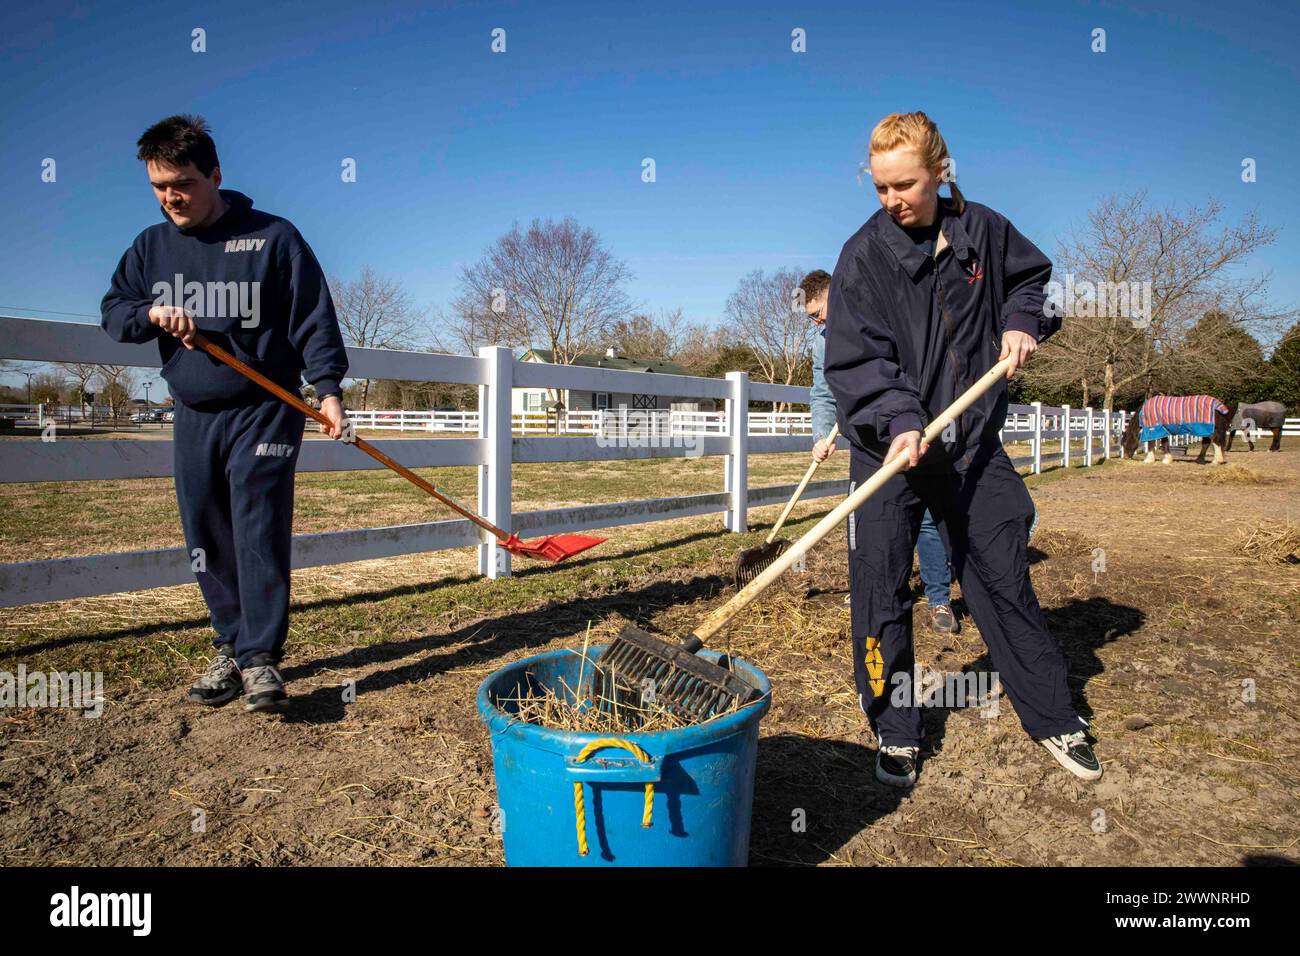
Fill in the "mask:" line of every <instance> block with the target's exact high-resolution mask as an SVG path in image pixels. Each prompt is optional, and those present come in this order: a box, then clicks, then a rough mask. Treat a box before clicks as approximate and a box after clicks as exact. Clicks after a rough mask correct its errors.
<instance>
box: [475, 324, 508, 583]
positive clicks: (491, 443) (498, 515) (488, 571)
mask: <svg viewBox="0 0 1300 956" xmlns="http://www.w3.org/2000/svg"><path fill="white" fill-rule="evenodd" d="M478 354H479V357H480V358H482V359H486V360H487V365H488V383H487V384H486V385H480V386H479V387H478V410H479V418H478V422H479V428H478V434H479V437H480V438H482V439H484V447H485V451H486V455H485V460H484V462H483V464H481V465H479V466H478V513H479V514H480V515H482V516H483V517H484V518H487V520H488V521H491V522H492V523H493V524H494V525H496V526H497V527H498V528H501V529H502V530H503V531H505V532H506V533H507V534H508V533H509V532H510V523H511V522H510V517H511V516H510V467H511V464H512V459H513V457H514V436H513V435H512V434H511V425H512V424H513V416H512V415H511V412H510V389H511V379H512V377H513V373H514V356H513V355H512V354H511V350H510V349H508V348H503V347H501V346H497V345H485V346H483V347H482V348H480V349H479V350H478ZM484 534H485V537H486V538H487V541H485V542H484V543H483V544H480V545H479V546H478V573H479V574H482V575H484V576H486V577H489V578H501V577H509V576H510V552H509V551H507V550H505V549H504V548H502V547H499V546H498V545H497V542H496V539H495V538H493V537H492V536H491V535H487V534H486V532H485V533H484Z"/></svg>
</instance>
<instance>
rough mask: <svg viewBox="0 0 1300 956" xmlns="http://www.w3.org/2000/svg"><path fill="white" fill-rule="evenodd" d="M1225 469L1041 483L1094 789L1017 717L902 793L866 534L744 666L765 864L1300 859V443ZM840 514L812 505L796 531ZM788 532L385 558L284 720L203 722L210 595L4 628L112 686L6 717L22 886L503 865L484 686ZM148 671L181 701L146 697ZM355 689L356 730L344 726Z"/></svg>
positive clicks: (937, 723) (1187, 465) (968, 639)
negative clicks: (544, 561) (45, 877)
mask: <svg viewBox="0 0 1300 956" xmlns="http://www.w3.org/2000/svg"><path fill="white" fill-rule="evenodd" d="M1229 462H1230V464H1229V465H1228V466H1226V467H1221V468H1215V467H1213V466H1210V465H1204V466H1198V465H1196V464H1194V463H1193V462H1191V461H1188V460H1181V459H1180V460H1177V461H1175V463H1174V464H1172V465H1170V466H1160V465H1150V466H1146V465H1141V464H1138V463H1133V462H1110V463H1107V464H1106V465H1104V466H1102V467H1096V468H1092V469H1086V470H1085V469H1073V470H1071V471H1070V472H1069V473H1065V472H1063V471H1059V470H1058V471H1056V472H1049V473H1047V474H1045V475H1043V476H1038V477H1036V478H1034V479H1031V480H1030V482H1029V484H1030V487H1031V490H1032V492H1033V494H1034V497H1035V500H1036V501H1037V503H1038V507H1039V509H1040V513H1041V516H1042V518H1041V525H1040V528H1039V531H1038V534H1037V535H1036V537H1035V540H1034V542H1033V551H1032V552H1031V557H1032V558H1033V559H1034V564H1033V572H1032V573H1033V580H1034V586H1035V588H1036V589H1037V592H1038V595H1039V598H1040V601H1041V603H1042V605H1043V607H1044V609H1045V610H1046V613H1047V616H1048V618H1049V621H1050V624H1051V626H1052V629H1053V632H1054V633H1055V634H1056V636H1057V638H1058V639H1059V641H1060V642H1061V644H1062V647H1063V648H1064V650H1065V653H1066V655H1067V657H1068V659H1069V662H1070V670H1071V680H1072V689H1073V691H1074V693H1075V694H1076V700H1077V704H1078V706H1079V708H1080V712H1081V713H1082V714H1083V715H1084V716H1085V717H1087V718H1088V719H1089V720H1090V722H1091V724H1092V728H1093V731H1094V733H1095V735H1096V736H1097V738H1098V739H1099V743H1098V753H1099V755H1100V757H1101V758H1102V761H1103V764H1104V766H1105V777H1104V778H1103V780H1102V781H1100V782H1099V783H1097V784H1087V783H1084V782H1082V781H1078V780H1076V779H1074V778H1073V777H1071V776H1069V775H1067V774H1066V773H1065V772H1064V771H1063V770H1061V769H1059V768H1058V767H1057V766H1056V764H1055V763H1054V762H1053V761H1052V760H1051V758H1050V757H1049V756H1048V755H1047V753H1046V752H1045V751H1044V750H1042V749H1041V748H1040V747H1038V746H1037V745H1036V744H1034V743H1033V742H1032V741H1031V740H1029V739H1028V738H1027V737H1026V736H1025V734H1024V733H1023V731H1022V730H1021V729H1020V726H1019V722H1018V721H1017V719H1016V717H1015V714H1014V711H1013V710H1012V708H1011V707H1010V705H1009V703H1008V702H1007V701H1006V700H1005V698H1003V700H1002V701H1001V705H1002V706H1001V707H1000V708H999V713H998V715H997V716H996V717H992V718H991V717H986V716H982V715H981V712H980V711H978V710H974V709H961V708H958V709H938V708H935V709H931V710H928V711H927V714H926V722H927V729H928V732H929V746H928V748H927V749H926V750H925V751H924V752H923V754H922V759H923V763H922V767H921V777H920V780H919V782H918V784H917V786H916V788H915V790H914V791H912V792H911V793H910V794H904V793H900V792H897V791H893V790H889V789H887V788H884V787H881V786H879V785H877V784H876V783H875V782H874V780H873V778H872V773H871V768H872V760H873V748H874V742H873V740H872V737H871V733H870V731H869V730H868V728H867V726H866V723H865V720H864V718H863V717H862V714H861V712H860V711H859V710H858V706H857V701H856V698H855V694H854V692H853V685H852V678H851V663H850V650H849V642H848V637H847V634H848V611H847V608H846V607H845V606H844V604H843V596H844V594H845V590H846V583H845V574H846V567H845V555H844V547H843V536H842V535H835V536H833V537H832V538H830V539H828V540H827V541H826V542H824V543H823V544H822V545H821V546H820V547H819V548H818V549H817V550H816V551H815V552H814V554H813V555H812V557H811V558H810V560H809V562H808V570H807V572H806V573H803V574H792V575H790V576H788V577H787V578H786V579H785V581H784V582H783V584H781V585H780V586H779V587H778V588H777V589H776V590H775V593H773V594H770V595H768V596H765V598H764V599H762V600H761V601H760V602H759V603H758V604H756V605H755V606H754V607H752V608H751V609H750V610H749V611H748V612H746V614H745V615H744V617H743V618H742V619H741V620H739V621H738V622H737V623H736V624H735V626H733V627H732V628H731V629H730V631H729V632H728V633H727V635H726V637H725V638H724V639H723V640H722V641H721V642H720V643H721V645H729V646H730V648H731V650H733V651H734V652H735V653H737V654H739V655H741V656H743V657H745V658H747V659H749V660H752V661H754V662H756V663H757V664H758V665H759V666H761V667H762V668H763V669H764V670H765V671H766V672H767V674H768V675H769V676H770V677H771V679H772V682H773V685H774V698H773V706H772V710H771V713H770V714H769V715H768V716H767V717H766V718H765V720H764V721H763V724H762V740H761V743H760V755H759V765H758V772H757V781H756V784H755V797H754V818H753V835H752V841H751V863H753V864H756V865H789V864H793V865H813V864H823V865H846V864H852V865H918V864H920V865H925V864H993V865H1008V866H1018V865H1043V864H1046V865H1065V866H1092V865H1130V864H1193V865H1195V864H1208V865H1219V866H1234V865H1242V864H1268V863H1285V862H1287V861H1289V862H1291V863H1300V811H1298V810H1297V807H1300V801H1298V800H1297V795H1298V794H1300V773H1297V771H1296V758H1297V756H1298V755H1300V710H1298V708H1300V705H1298V704H1297V701H1296V695H1295V689H1294V688H1295V684H1294V678H1295V674H1296V672H1297V663H1298V661H1297V656H1298V655H1297V633H1298V628H1297V623H1298V622H1300V564H1296V563H1290V562H1288V561H1287V560H1286V559H1285V558H1286V554H1287V553H1288V550H1289V548H1294V546H1295V529H1296V527H1297V522H1300V514H1298V513H1297V511H1298V508H1297V503H1298V502H1300V496H1298V495H1297V491H1300V443H1296V442H1294V441H1289V442H1288V443H1287V445H1285V446H1284V449H1283V451H1282V452H1281V453H1279V454H1266V453H1263V452H1256V453H1254V454H1238V453H1234V454H1232V455H1230V456H1229ZM826 508H827V503H826V502H824V501H823V502H820V503H814V504H813V505H811V506H810V507H806V508H803V509H802V510H801V512H800V513H799V514H800V522H799V524H798V525H797V526H796V527H795V528H793V529H792V530H793V531H794V532H795V533H797V532H798V531H799V530H801V529H806V528H807V527H810V526H811V519H812V518H813V517H815V516H816V515H818V514H821V513H824V511H825V510H826ZM775 513H776V509H774V508H768V509H764V510H762V511H759V512H756V513H755V514H754V518H753V520H754V521H755V522H756V527H755V530H754V531H752V532H751V533H750V534H749V535H747V536H744V537H737V536H732V535H727V534H724V533H722V532H720V531H719V530H718V520H717V518H716V517H714V518H709V519H693V520H692V521H684V522H674V523H672V525H671V527H670V526H669V525H668V524H667V523H666V524H665V525H663V526H661V528H662V529H663V533H664V534H671V535H673V536H675V540H668V541H660V542H658V543H653V544H646V545H644V546H641V547H637V548H632V549H631V550H629V551H628V552H627V553H626V554H624V555H622V556H621V557H622V559H623V560H622V561H621V563H617V564H615V563H612V562H611V561H610V560H609V559H607V558H604V557H601V556H593V557H590V558H584V559H581V560H580V562H579V567H576V568H573V569H570V570H569V571H566V572H564V573H565V574H568V575H570V577H567V578H562V577H554V578H547V577H546V575H547V574H559V573H560V572H558V571H553V570H552V571H547V570H532V569H528V570H525V571H523V572H522V573H520V574H518V575H517V576H516V577H515V578H512V579H511V580H510V581H509V582H487V581H479V580H473V579H471V578H469V577H468V576H467V575H465V574H464V573H463V572H448V573H447V575H446V576H445V577H443V578H440V579H438V580H437V581H435V582H434V583H433V584H429V583H410V582H409V578H402V579H400V580H401V581H402V582H403V583H387V582H390V581H396V580H398V579H396V578H393V579H386V577H385V575H384V573H383V567H384V566H385V565H384V563H382V562H371V563H369V564H370V565H371V570H370V571H369V572H368V576H367V578H366V580H367V581H369V582H370V583H369V585H368V587H364V588H360V589H358V587H357V584H356V581H355V579H348V580H347V582H346V583H337V584H336V585H335V586H334V587H333V588H332V589H331V587H329V586H324V585H322V586H319V587H317V588H315V590H308V591H305V592H304V591H300V590H299V589H297V585H295V605H294V623H293V633H292V634H291V637H290V644H289V650H288V655H287V657H286V661H285V667H284V673H285V676H286V678H287V679H288V680H289V681H290V691H291V693H292V694H293V706H292V709H291V710H290V712H289V713H288V714H286V715H285V716H283V717H270V718H268V717H259V716H257V715H249V714H245V713H244V712H243V710H242V708H241V707H240V706H238V705H231V706H227V707H225V708H222V709H216V710H210V709H201V708H197V707H195V706H192V705H190V704H187V703H185V702H183V700H182V698H183V696H184V690H185V687H186V686H187V685H188V683H189V682H190V680H192V678H193V676H194V675H195V674H196V673H197V672H198V671H199V670H201V668H202V665H203V663H204V661H203V660H202V657H201V656H200V655H201V653H202V651H201V648H202V642H203V637H202V635H203V633H204V621H203V618H202V615H201V614H197V613H196V610H195V609H196V604H195V600H194V597H193V594H192V593H190V594H189V596H187V597H185V599H184V601H183V602H181V603H179V604H176V605H175V609H173V610H171V611H169V610H168V607H167V606H166V605H159V606H158V607H154V608H152V609H150V610H149V611H148V612H147V613H144V612H141V613H139V614H138V615H137V619H136V620H134V621H132V620H124V619H123V616H122V614H121V613H117V614H116V615H115V612H113V611H112V608H114V607H116V606H117V605H115V604H114V603H113V602H114V599H113V598H106V599H97V601H98V603H93V602H68V604H69V605H73V604H75V605H76V607H75V609H74V608H71V607H69V608H68V609H65V610H62V611H59V610H58V608H59V606H46V607H45V608H43V609H37V610H31V609H17V611H12V612H0V613H4V614H5V615H6V616H4V617H0V637H3V638H4V640H3V641H2V642H0V669H2V670H9V671H14V670H16V668H17V667H18V665H19V664H23V665H25V666H26V667H27V669H28V670H29V671H32V670H37V669H46V670H48V669H53V668H56V667H57V668H67V667H71V666H79V667H85V668H90V667H92V666H93V667H95V668H98V669H102V670H104V671H105V673H106V681H107V683H106V687H105V696H106V698H107V705H106V708H105V711H104V713H103V716H102V717H100V718H98V719H84V718H82V717H81V716H79V715H78V714H75V713H73V712H69V711H58V710H53V709H43V710H31V709H28V710H12V709H11V710H5V711H0V859H2V860H3V862H4V863H6V864H9V865H29V864H43V865H49V864H92V865H99V864H122V865H140V866H150V865H161V864H181V865H186V864H254V865H275V864H451V865H457V864H459V865H464V864H470V865H496V864H500V863H501V862H502V861H503V857H502V850H501V843H500V837H499V836H498V835H497V834H496V833H495V832H493V826H492V821H493V805H494V791H493V781H492V768H491V755H490V750H489V746H488V741H487V737H486V734H485V733H484V731H483V728H482V725H481V724H480V722H479V719H478V716H477V714H476V712H475V700H474V697H475V691H476V688H477V686H478V684H479V683H480V681H481V680H482V679H483V678H484V676H486V675H487V674H488V673H490V672H491V671H492V670H494V669H496V668H497V667H499V666H500V665H501V664H502V663H504V662H506V661H509V660H513V659H516V658H519V657H522V656H526V655H530V654H534V653H537V652H539V651H541V650H545V649H552V648H558V647H575V646H579V645H580V644H581V642H582V638H583V635H584V633H585V631H586V629H587V627H588V625H589V624H590V625H593V626H594V627H595V628H596V629H597V632H598V633H599V632H600V629H602V628H608V627H609V626H611V625H610V622H611V620H616V619H617V618H618V617H623V618H628V619H632V620H636V621H638V622H639V623H641V624H642V625H643V626H650V627H653V628H655V629H657V630H660V631H663V632H666V633H673V632H677V633H681V632H683V631H684V630H685V629H687V628H688V627H689V626H690V625H691V624H693V623H694V622H696V621H698V620H699V619H700V618H701V617H703V615H704V614H705V612H706V611H707V610H708V609H709V608H711V607H713V606H715V605H716V604H717V603H718V602H719V601H720V600H722V599H724V598H725V596H726V594H727V575H728V572H729V568H730V563H731V560H732V557H733V556H734V554H735V552H736V550H738V549H739V548H740V547H743V546H745V545H747V544H753V543H756V542H757V541H758V540H759V539H760V536H761V531H763V530H765V527H766V526H767V525H766V523H768V522H770V521H771V520H773V519H774V517H775ZM1287 533H1290V534H1291V538H1290V539H1289V541H1290V543H1289V545H1288V540H1287V539H1286V537H1285V536H1286V534H1287ZM1097 549H1101V551H1098V550H1097ZM593 554H595V553H594V552H593ZM1292 560H1293V561H1294V560H1295V557H1294V554H1293V559H1292ZM1099 561H1104V565H1103V564H1100V563H1099ZM409 565H410V562H409V561H408V562H407V566H408V568H409ZM1103 566H1104V570H1101V569H1100V568H1102V567H1103ZM1094 568H1097V570H1094ZM338 581H339V582H342V579H341V578H340V579H338ZM563 582H571V583H569V584H564V587H562V588H561V587H560V584H561V583H563ZM917 587H918V594H919V582H917ZM493 588H496V589H497V590H496V591H493V590H492V589H493ZM552 588H555V589H558V591H559V592H560V597H558V598H557V597H554V596H549V595H548V592H549V591H550V589H552ZM167 591H170V592H179V591H184V592H194V593H196V589H194V588H185V589H167ZM503 595H504V596H505V597H506V598H508V600H505V601H503V600H502V599H501V596H503ZM159 600H162V599H161V598H160V599H159ZM176 600H177V601H181V599H180V598H177V599H176ZM957 604H958V607H959V609H960V607H961V604H960V600H958V602H957ZM502 606H505V607H509V608H510V609H509V610H508V611H501V610H499V608H500V607H502ZM51 608H55V610H54V611H51ZM95 609H100V610H98V611H97V610H95ZM127 613H131V612H127ZM38 614H39V615H44V617H41V618H38V616H37V615H38ZM59 614H61V615H62V616H63V617H65V618H66V620H62V621H59V622H55V623H50V622H49V618H50V616H51V615H59ZM96 614H100V615H101V617H102V620H101V619H100V618H96V616H95V615H96ZM915 614H916V633H917V648H918V650H917V657H918V661H920V662H921V663H923V664H924V665H925V666H927V667H930V668H933V669H936V670H939V671H944V672H960V671H962V670H964V669H971V668H974V669H976V670H986V669H988V668H989V666H990V664H989V661H988V659H987V657H986V655H985V653H984V648H983V645H982V643H981V641H980V639H979V636H978V633H977V631H976V629H975V627H974V626H973V624H972V622H971V621H970V620H969V619H968V618H963V620H962V625H963V626H962V631H961V633H960V635H958V636H956V637H939V636H937V635H935V634H933V633H932V632H930V631H929V630H928V629H927V628H926V626H925V619H926V607H925V604H924V602H923V601H921V600H918V602H917V606H916V610H915ZM38 620H39V621H44V622H45V623H41V624H40V625H39V626H38V625H37V623H34V622H37V621H38ZM327 630H328V633H326V631H327ZM143 661H154V662H160V663H158V664H157V666H158V670H157V673H159V674H161V675H162V676H161V677H160V678H159V679H158V680H156V681H142V680H140V679H138V677H137V678H133V677H132V675H133V674H136V673H138V671H139V668H140V666H141V662H143ZM349 680H351V681H355V682H356V683H355V686H356V702H355V703H344V701H343V699H342V698H343V695H342V693H341V691H340V688H341V686H342V685H343V684H344V682H345V681H349ZM798 811H803V813H802V815H800V814H799V813H798ZM796 816H802V818H803V819H804V820H806V827H805V828H803V829H800V828H799V827H796V826H793V825H792V820H793V819H794V818H795V817H796ZM200 821H201V823H202V825H201V826H200V825H199V824H200Z"/></svg>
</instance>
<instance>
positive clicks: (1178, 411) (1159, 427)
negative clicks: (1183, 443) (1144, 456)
mask: <svg viewBox="0 0 1300 956" xmlns="http://www.w3.org/2000/svg"><path fill="white" fill-rule="evenodd" d="M1215 412H1218V413H1219V414H1221V415H1226V414H1228V406H1227V405H1225V404H1223V402H1221V401H1219V400H1218V399H1217V398H1215V397H1214V396H1213V395H1153V396H1152V397H1151V398H1148V399H1147V400H1146V401H1145V402H1143V403H1142V409H1141V411H1140V412H1139V413H1138V416H1139V417H1138V422H1139V424H1141V426H1142V434H1141V436H1140V437H1139V440H1140V441H1159V440H1160V439H1162V438H1170V437H1172V436H1174V435H1194V436H1195V437H1197V438H1210V437H1212V436H1213V435H1214V413H1215Z"/></svg>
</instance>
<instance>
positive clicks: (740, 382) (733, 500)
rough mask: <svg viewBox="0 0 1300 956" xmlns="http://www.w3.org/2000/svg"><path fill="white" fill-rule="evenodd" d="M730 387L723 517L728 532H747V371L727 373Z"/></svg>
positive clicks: (727, 407)
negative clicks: (725, 504)
mask: <svg viewBox="0 0 1300 956" xmlns="http://www.w3.org/2000/svg"><path fill="white" fill-rule="evenodd" d="M727 383H728V384H729V385H730V386H731V387H730V389H729V391H730V395H729V396H728V398H727V404H726V409H727V429H728V432H727V435H728V436H729V437H730V439H731V442H730V445H731V451H730V452H729V453H728V454H727V455H726V458H725V462H726V464H725V468H726V484H725V488H726V492H727V495H728V502H727V513H726V516H725V517H724V519H723V520H724V521H725V522H726V526H727V530H728V531H735V532H737V533H740V532H744V531H748V530H749V527H748V523H747V519H748V515H747V512H748V510H749V373H748V372H728V373H727Z"/></svg>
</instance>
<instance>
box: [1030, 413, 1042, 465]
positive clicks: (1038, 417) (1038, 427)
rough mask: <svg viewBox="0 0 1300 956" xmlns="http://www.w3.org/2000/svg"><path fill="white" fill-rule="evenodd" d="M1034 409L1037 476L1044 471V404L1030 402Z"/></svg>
mask: <svg viewBox="0 0 1300 956" xmlns="http://www.w3.org/2000/svg"><path fill="white" fill-rule="evenodd" d="M1029 404H1030V405H1032V406H1033V408H1034V469H1033V473H1034V474H1035V475H1037V474H1039V473H1040V472H1042V470H1043V403H1042V402H1030V403H1029Z"/></svg>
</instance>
